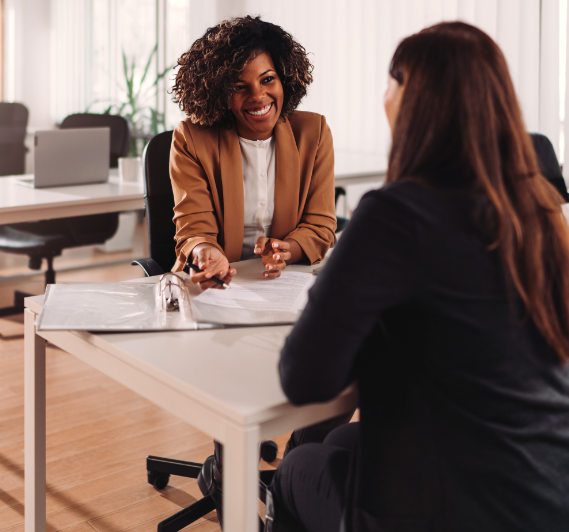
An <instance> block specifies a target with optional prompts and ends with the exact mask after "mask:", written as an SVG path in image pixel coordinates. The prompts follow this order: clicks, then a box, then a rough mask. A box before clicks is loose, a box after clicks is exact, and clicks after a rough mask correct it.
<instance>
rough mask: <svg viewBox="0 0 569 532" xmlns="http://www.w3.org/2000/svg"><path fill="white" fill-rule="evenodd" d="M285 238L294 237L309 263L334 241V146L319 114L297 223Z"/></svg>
mask: <svg viewBox="0 0 569 532" xmlns="http://www.w3.org/2000/svg"><path fill="white" fill-rule="evenodd" d="M285 238H290V239H293V240H296V242H298V244H299V246H300V247H301V248H302V251H303V252H304V254H305V255H306V257H307V258H308V261H309V262H310V264H313V263H315V262H318V261H320V260H322V259H323V258H324V255H326V252H327V251H328V249H329V248H330V247H331V246H333V245H334V243H335V242H336V206H335V203H334V147H333V144H332V133H331V132H330V128H329V127H328V124H327V123H326V119H325V118H324V117H323V116H322V117H321V123H320V138H319V141H318V148H317V150H316V157H315V160H314V166H313V169H312V176H311V178H310V186H309V190H308V195H307V197H306V202H305V204H304V208H303V210H302V214H301V217H300V223H299V224H298V225H297V227H296V228H295V229H294V230H293V231H291V232H290V233H289V234H288V235H287V236H286V237H285Z"/></svg>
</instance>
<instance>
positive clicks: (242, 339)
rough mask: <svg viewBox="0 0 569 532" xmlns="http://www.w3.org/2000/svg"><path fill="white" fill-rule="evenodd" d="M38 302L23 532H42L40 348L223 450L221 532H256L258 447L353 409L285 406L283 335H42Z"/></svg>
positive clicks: (352, 397)
mask: <svg viewBox="0 0 569 532" xmlns="http://www.w3.org/2000/svg"><path fill="white" fill-rule="evenodd" d="M294 268H302V267H294V266H293V267H291V269H294ZM42 300H43V296H36V297H31V298H26V311H25V325H24V327H25V328H24V330H25V341H24V345H25V348H24V351H25V354H24V356H25V362H24V366H25V423H24V425H25V530H26V532H32V531H33V532H43V531H45V527H46V521H45V519H46V514H45V512H46V510H45V483H46V473H45V463H46V462H45V460H46V450H45V353H46V351H45V346H46V340H47V341H49V342H51V343H52V344H54V345H55V346H57V347H59V348H61V349H63V350H65V351H67V352H68V353H71V354H73V355H74V356H76V357H77V358H79V359H80V360H82V361H83V362H85V363H86V364H88V365H90V366H92V367H94V368H95V369H98V370H99V371H101V372H103V373H104V374H105V375H107V376H109V377H111V378H112V379H114V380H115V381H117V382H119V383H121V384H123V385H125V386H127V387H128V388H130V389H132V390H134V391H135V392H137V393H138V394H140V395H141V396H143V397H145V398H146V399H149V400H150V401H152V402H153V403H155V404H156V405H158V406H160V407H161V408H164V409H165V410H167V411H168V412H170V413H172V414H174V415H176V416H178V417H179V418H181V419H183V420H184V421H187V422H188V423H189V424H191V425H192V426H194V427H195V428H197V429H198V430H201V431H203V432H205V433H207V434H209V435H210V436H211V437H212V438H214V439H216V440H218V441H220V442H221V443H223V445H224V469H223V483H224V499H223V504H224V531H225V532H251V531H256V530H257V527H258V521H257V497H258V470H257V468H258V455H259V450H258V447H259V444H260V442H261V441H263V440H266V439H268V438H270V437H272V436H275V435H278V434H282V433H284V432H287V431H289V430H292V429H295V428H300V427H302V426H307V425H310V424H312V423H315V422H317V421H320V420H323V419H327V418H331V417H333V416H335V415H337V414H339V413H341V412H345V411H348V410H350V409H351V408H353V407H354V406H355V403H356V393H355V391H354V390H353V389H348V390H346V391H344V393H342V394H341V395H340V396H339V397H337V398H336V399H334V400H333V401H330V402H328V403H322V404H312V405H305V406H302V407H294V406H292V405H291V404H290V403H289V402H288V401H287V399H286V398H285V396H284V394H283V392H282V390H281V387H280V384H279V378H278V373H277V360H278V355H279V351H280V348H281V346H282V344H283V341H284V338H285V337H286V335H287V334H288V331H289V329H290V327H289V326H273V327H250V328H233V329H216V330H203V331H175V332H174V331H168V332H157V333H156V332H152V333H148V332H147V333H126V334H93V333H88V332H78V331H55V332H54V331H52V332H38V331H37V330H36V327H35V320H36V316H37V314H38V313H39V311H40V310H41V306H42ZM149 451H150V450H149ZM140 467H141V468H143V467H144V463H141V464H140Z"/></svg>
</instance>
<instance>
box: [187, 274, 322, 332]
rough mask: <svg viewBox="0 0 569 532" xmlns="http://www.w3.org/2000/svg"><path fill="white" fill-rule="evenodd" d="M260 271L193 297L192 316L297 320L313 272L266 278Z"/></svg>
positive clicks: (234, 321) (253, 321) (252, 321)
mask: <svg viewBox="0 0 569 532" xmlns="http://www.w3.org/2000/svg"><path fill="white" fill-rule="evenodd" d="M237 273H238V275H239V270H238V272H237ZM261 274H262V270H261V269H258V270H257V271H255V272H243V274H242V275H241V276H239V277H237V278H236V279H235V280H234V281H233V282H232V283H231V284H230V286H229V288H228V289H226V290H211V289H210V290H206V291H204V292H202V293H201V294H199V295H197V296H195V297H192V298H191V307H192V316H193V317H194V319H196V320H197V321H200V322H201V321H208V322H214V323H223V324H226V325H245V324H249V325H262V324H269V323H293V322H295V321H296V319H297V318H298V316H299V315H300V312H301V311H302V309H303V308H304V305H305V304H306V297H307V293H308V289H309V287H310V286H311V285H312V283H313V282H314V276H313V275H312V274H311V273H305V272H297V271H290V270H289V271H287V270H285V271H284V272H283V273H282V274H281V276H280V277H278V278H277V279H263V278H262V275H261Z"/></svg>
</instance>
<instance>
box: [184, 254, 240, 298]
mask: <svg viewBox="0 0 569 532" xmlns="http://www.w3.org/2000/svg"><path fill="white" fill-rule="evenodd" d="M191 261H192V263H193V264H195V265H196V266H197V267H198V268H199V269H200V270H202V271H201V272H195V271H194V270H190V278H191V280H192V282H193V283H196V284H199V285H200V288H201V289H202V290H205V289H206V288H223V287H222V286H221V285H219V284H217V283H215V282H214V281H212V280H211V278H212V277H214V276H215V277H217V278H218V279H221V280H222V281H223V282H224V283H227V284H229V283H230V282H231V279H233V276H234V275H235V273H236V270H235V268H231V267H230V266H229V261H228V260H227V257H226V256H225V255H224V254H223V253H222V252H221V251H220V250H219V249H218V248H216V247H215V246H212V245H210V244H198V245H197V246H196V247H195V248H194V249H193V250H192V257H191Z"/></svg>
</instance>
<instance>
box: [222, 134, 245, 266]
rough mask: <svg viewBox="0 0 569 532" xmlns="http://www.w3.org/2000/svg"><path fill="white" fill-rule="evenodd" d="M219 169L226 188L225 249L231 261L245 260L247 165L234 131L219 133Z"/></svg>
mask: <svg viewBox="0 0 569 532" xmlns="http://www.w3.org/2000/svg"><path fill="white" fill-rule="evenodd" d="M219 166H220V169H221V182H222V189H223V220H224V223H223V248H224V250H225V254H226V256H227V258H228V260H229V261H230V262H234V261H238V260H240V259H241V250H242V247H243V216H244V214H243V205H244V198H243V162H242V158H241V148H240V146H239V138H238V137H237V134H236V133H235V130H234V129H228V128H221V129H220V131H219Z"/></svg>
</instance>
